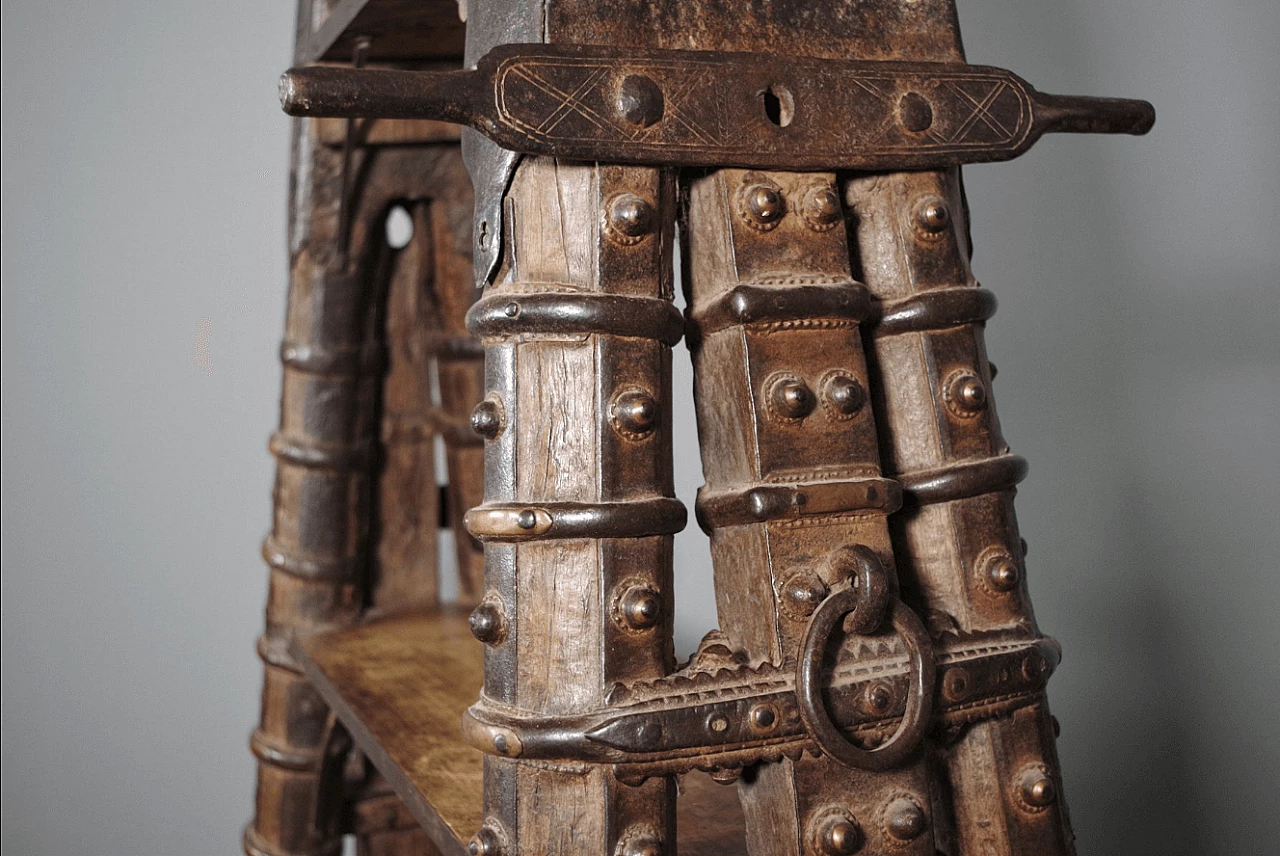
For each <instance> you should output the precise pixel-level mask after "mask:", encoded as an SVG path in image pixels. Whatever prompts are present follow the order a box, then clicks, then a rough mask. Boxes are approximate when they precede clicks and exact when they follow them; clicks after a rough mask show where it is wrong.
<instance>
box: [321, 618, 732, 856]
mask: <svg viewBox="0 0 1280 856" xmlns="http://www.w3.org/2000/svg"><path fill="white" fill-rule="evenodd" d="M299 653H300V656H301V661H302V663H303V665H304V667H305V669H306V672H307V676H308V677H309V678H310V679H311V680H312V681H313V682H314V684H315V686H316V688H317V690H318V691H319V692H320V694H321V695H322V696H323V698H324V700H325V701H326V703H328V704H329V705H330V706H332V707H333V709H334V710H335V711H336V712H337V713H338V715H339V717H340V718H341V720H342V722H343V723H344V724H345V725H346V727H347V728H348V729H349V730H350V732H351V734H352V736H353V738H354V739H355V741H356V744H357V745H358V746H359V747H360V748H361V750H363V751H364V752H365V753H366V754H367V755H368V756H369V758H370V759H372V761H373V763H374V764H375V765H376V766H377V768H378V769H379V771H380V772H381V773H382V774H383V775H384V776H385V777H386V779H387V781H388V782H389V783H390V784H391V785H392V787H393V788H394V789H395V792H396V794H397V795H398V796H399V797H400V799H401V800H403V802H404V805H405V806H407V808H408V810H409V811H410V812H411V813H412V815H413V817H414V818H416V820H417V821H418V823H420V824H421V825H422V827H423V829H425V830H426V831H427V833H428V834H429V836H430V838H431V841H432V842H433V844H434V845H435V846H436V847H438V848H439V850H440V852H441V853H442V854H445V856H464V854H465V853H466V843H467V841H468V839H469V838H470V837H471V835H472V833H473V832H475V830H476V829H478V828H479V827H480V825H481V822H482V821H483V819H484V809H483V804H482V803H483V797H482V793H483V785H482V775H481V768H482V763H481V762H482V759H483V757H484V756H483V755H482V754H481V753H480V752H479V751H477V750H476V749H474V748H472V747H471V746H470V745H468V744H467V743H466V742H464V741H463V739H462V735H461V730H460V722H461V719H462V714H463V711H465V710H466V709H467V707H468V706H469V705H470V704H471V703H472V702H474V701H475V698H476V695H477V694H478V692H479V690H480V686H481V684H482V682H483V648H482V646H481V645H480V643H478V642H476V640H475V639H473V638H472V636H471V633H470V631H469V629H468V627H467V620H466V616H465V613H463V612H461V611H449V610H444V611H441V612H439V613H436V614H431V615H414V616H401V617H397V618H391V619H383V620H381V621H378V622H376V623H374V624H370V625H368V626H363V627H358V628H353V629H351V630H345V631H340V632H337V633H331V634H321V635H317V636H312V637H309V638H308V639H307V640H305V641H304V642H302V643H300V652H299ZM680 788H681V791H682V797H681V799H680V808H679V814H678V824H679V839H678V840H679V847H680V850H681V852H684V853H690V854H700V856H742V854H744V853H745V852H746V845H745V840H744V838H743V819H742V809H741V807H740V806H739V804H738V800H737V797H736V795H735V793H734V789H733V788H728V787H724V786H723V785H719V784H717V783H715V782H712V781H711V779H710V778H709V777H707V776H705V775H703V774H700V773H694V774H690V775H688V776H686V777H684V778H683V779H682V780H681V783H680ZM393 808H394V807H393V806H388V807H387V809H386V810H387V811H392V810H393Z"/></svg>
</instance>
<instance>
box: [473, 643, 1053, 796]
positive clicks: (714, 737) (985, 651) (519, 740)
mask: <svg viewBox="0 0 1280 856" xmlns="http://www.w3.org/2000/svg"><path fill="white" fill-rule="evenodd" d="M871 641H873V642H879V641H880V640H877V639H873V640H871ZM862 652H863V653H868V656H867V657H865V658H863V657H859V658H858V659H857V660H855V661H854V662H851V663H848V664H844V665H842V666H840V667H838V668H837V669H836V671H835V674H834V675H832V678H831V681H830V685H829V687H828V689H827V704H828V707H829V709H830V711H831V714H832V716H833V718H834V720H835V721H836V722H837V724H838V725H839V727H840V728H841V729H842V730H844V731H845V732H846V733H849V734H852V735H854V736H855V737H856V738H857V739H859V740H861V741H862V742H868V741H870V742H874V741H875V739H877V738H879V737H882V736H884V735H887V734H888V733H890V732H891V731H892V729H893V728H895V727H896V726H897V722H898V720H900V719H901V717H902V715H903V711H904V709H905V705H906V700H907V680H908V669H907V659H906V655H905V653H904V652H903V651H902V650H901V646H897V647H896V648H895V647H888V648H885V647H884V646H879V647H877V648H871V647H864V648H863V649H862ZM1059 658H1060V655H1059V649H1058V647H1057V643H1055V642H1054V641H1053V640H1051V639H1048V638H1039V639H1023V640H1010V639H1007V638H1005V639H991V640H979V639H967V640H962V641H960V642H959V643H957V644H953V645H951V646H949V647H948V648H945V649H943V650H942V651H941V653H939V654H938V673H937V678H938V679H937V684H936V686H937V691H936V693H937V696H938V698H937V699H935V705H934V709H935V714H934V723H935V727H941V728H942V729H944V730H945V729H947V728H959V727H962V726H963V725H965V724H968V723H971V722H975V721H979V720H982V719H986V718H990V717H993V716H1000V715H1003V714H1006V713H1008V712H1009V711H1010V710H1013V709H1015V708H1017V707H1021V706H1023V705H1025V704H1030V703H1032V702H1033V701H1034V700H1035V699H1036V698H1038V697H1039V695H1040V694H1041V693H1042V692H1043V690H1044V688H1045V686H1046V684H1047V682H1048V678H1049V675H1050V674H1051V673H1052V671H1053V669H1054V668H1055V667H1056V666H1057V663H1058V660H1059ZM689 669H690V670H693V671H690V672H687V673H683V674H682V673H676V674H674V675H670V676H668V677H666V678H662V679H660V680H658V681H654V682H651V687H650V688H649V690H646V687H647V686H649V685H647V684H644V683H641V684H636V685H633V686H631V687H625V688H619V692H618V693H615V694H614V697H613V698H611V701H612V702H613V703H612V705H611V706H610V707H608V708H605V709H603V710H599V711H595V712H591V713H587V714H584V715H582V716H576V717H537V718H530V717H527V716H523V715H521V713H520V712H519V711H510V710H506V709H504V708H502V707H500V706H496V705H494V704H492V703H491V702H489V701H487V700H485V699H483V698H482V699H481V701H480V702H479V703H477V704H476V705H474V706H472V708H471V709H470V710H468V711H467V713H466V715H465V716H464V717H463V735H464V737H465V738H466V739H467V740H468V741H469V742H470V743H471V744H472V745H474V746H476V747H477V748H479V749H481V750H482V751H485V752H488V753H490V754H496V755H501V756H504V757H510V758H521V759H526V760H553V761H574V762H585V763H599V764H615V765H619V768H618V769H619V772H620V775H622V776H623V777H624V778H627V779H634V778H638V777H639V778H643V777H645V776H650V775H668V774H672V773H681V772H687V771H689V770H694V769H701V770H724V769H735V768H741V767H743V766H746V765H748V764H752V763H755V762H757V761H762V760H769V759H776V758H779V757H783V756H791V757H794V756H796V755H798V754H799V753H800V752H804V751H815V750H816V746H815V744H814V742H813V740H812V738H811V737H810V736H809V734H808V732H807V731H806V730H805V727H804V724H803V722H802V720H801V717H800V711H799V705H798V701H797V697H796V694H795V670H794V668H792V667H774V666H771V665H768V664H765V665H762V666H758V667H755V668H752V667H749V666H745V665H744V666H737V667H731V668H723V669H720V670H718V671H715V672H703V671H697V669H698V665H697V663H696V662H695V663H693V664H691V665H690V667H689Z"/></svg>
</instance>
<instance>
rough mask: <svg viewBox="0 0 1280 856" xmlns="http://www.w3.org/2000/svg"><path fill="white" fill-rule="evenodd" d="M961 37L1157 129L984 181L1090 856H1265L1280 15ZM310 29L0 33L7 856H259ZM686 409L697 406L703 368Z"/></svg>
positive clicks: (978, 214) (30, 17)
mask: <svg viewBox="0 0 1280 856" xmlns="http://www.w3.org/2000/svg"><path fill="white" fill-rule="evenodd" d="M960 12H961V20H962V23H963V25H964V30H965V33H966V36H967V38H966V43H967V45H968V48H969V55H970V59H971V60H972V61H974V62H982V63H990V64H995V65H1003V66H1006V67H1009V68H1012V69H1014V70H1016V71H1018V72H1019V73H1020V74H1022V75H1023V76H1024V77H1026V78H1027V79H1028V80H1030V81H1032V82H1033V83H1035V84H1036V85H1038V86H1040V87H1042V88H1044V89H1045V90H1046V91H1052V92H1066V93H1094V94H1105V95H1127V96H1137V97H1143V98H1148V99H1150V100H1151V101H1153V102H1154V103H1155V104H1156V105H1157V110H1158V113H1159V117H1160V118H1159V121H1158V122H1157V125H1156V129H1155V131H1154V133H1153V134H1152V135H1151V136H1150V137H1149V138H1146V139H1142V140H1134V139H1130V138H1088V137H1072V138H1068V137H1057V138H1050V139H1046V140H1045V141H1043V142H1041V143H1040V144H1039V145H1038V146H1037V147H1036V148H1035V149H1034V150H1033V151H1032V152H1031V153H1030V154H1028V155H1027V156H1025V157H1024V158H1022V159H1021V160H1018V161H1015V162H1013V163H1011V164H1004V165H995V166H986V167H977V168H971V169H969V170H968V172H967V178H968V187H969V194H970V201H971V204H972V209H973V215H974V237H975V242H976V246H977V254H976V257H975V259H974V266H975V270H976V271H977V273H978V276H979V278H980V279H981V280H982V281H983V283H984V284H985V285H987V286H988V287H990V288H992V289H994V290H995V291H996V292H997V293H998V294H999V295H1000V301H1001V311H1000V313H999V315H998V316H997V317H996V319H995V321H994V322H993V323H992V324H991V326H990V329H989V332H988V342H989V349H990V353H991V355H992V358H993V359H994V360H995V361H996V362H998V363H999V365H1000V369H1001V372H1000V378H999V380H998V381H997V382H996V394H997V398H998V401H999V405H1000V412H1001V417H1002V421H1003V423H1004V425H1005V427H1006V434H1007V436H1008V437H1009V440H1010V442H1011V443H1012V445H1013V447H1014V449H1015V450H1016V451H1018V452H1020V453H1022V454H1024V455H1026V456H1027V457H1028V458H1030V460H1031V462H1032V474H1031V477H1030V479H1029V480H1028V481H1027V482H1026V483H1025V485H1024V487H1023V488H1022V490H1021V492H1020V493H1019V497H1018V506H1019V512H1020V518H1021V523H1022V528H1023V531H1024V534H1025V535H1026V537H1027V538H1028V540H1029V541H1030V543H1031V554H1030V574H1031V586H1032V592H1033V595H1034V598H1035V602H1036V606H1037V611H1038V615H1039V618H1040V621H1041V624H1042V626H1043V627H1044V628H1045V629H1046V631H1047V632H1049V633H1052V634H1054V635H1056V636H1057V637H1058V638H1059V639H1060V640H1061V641H1062V644H1063V646H1064V648H1065V651H1066V657H1065V660H1064V662H1063V665H1062V667H1061V669H1060V670H1059V672H1058V674H1057V675H1056V676H1055V678H1054V682H1053V684H1052V690H1051V698H1052V702H1053V706H1054V709H1055V713H1056V714H1057V715H1058V717H1059V718H1060V719H1061V721H1062V724H1063V732H1062V738H1061V743H1060V747H1061V752H1062V758H1063V764H1064V766H1065V770H1066V780H1067V786H1068V797H1069V800H1070V804H1071V810H1072V815H1073V817H1074V821H1075V826H1076V830H1077V832H1078V833H1079V836H1080V849H1081V852H1082V853H1087V854H1129V853H1162V854H1182V853H1186V854H1192V853H1194V854H1210V853H1212V854H1242V853H1263V852H1274V851H1275V849H1276V846H1277V844H1276V841H1277V839H1278V837H1280V821H1278V820H1277V813H1276V811H1275V802H1276V797H1275V790H1276V789H1275V784H1274V783H1275V780H1276V775H1277V773H1278V772H1280V746H1278V744H1280V717H1278V716H1277V708H1278V706H1280V669H1278V668H1277V665H1276V658H1277V654H1278V651H1277V648H1280V644H1278V643H1280V633H1278V632H1277V620H1276V613H1277V609H1278V608H1280V574H1278V573H1277V564H1278V562H1277V559H1276V556H1277V555H1278V554H1280V534H1278V533H1280V514H1278V513H1277V510H1278V509H1280V427H1278V426H1280V333H1278V332H1277V324H1278V322H1280V251H1278V250H1277V244H1280V236H1278V235H1277V230H1276V224H1277V222H1278V221H1280V217H1278V216H1277V199H1278V198H1280V181H1278V180H1277V161H1278V160H1280V143H1277V140H1278V139H1280V60H1278V59H1277V51H1276V42H1277V37H1278V36H1280V4H1277V3H1276V2H1275V0H1105V2H1104V0H1053V2H1049V0H1030V2H1028V1H1027V0H1019V2H1015V0H960ZM292 15H293V11H292V4H291V3H289V2H288V0H275V2H272V3H261V2H254V0H223V2H218V3H193V2H182V3H174V2H160V0H127V2H126V0H94V2H88V0H25V2H24V0H6V2H5V4H4V7H3V89H4V93H3V98H4V104H3V114H4V123H3V146H4V152H3V155H4V173H3V224H4V225H3V243H4V246H3V312H2V315H3V766H2V771H3V851H4V853H5V854H6V856H44V854H49V856H78V855H79V854H92V856H116V854H120V856H123V854H141V856H152V855H153V854H154V856H159V854H166V856H174V854H178V856H188V855H189V856H204V854H209V856H213V854H226V853H234V852H237V850H238V847H239V845H238V840H237V838H238V835H239V831H240V827H241V825H242V823H243V822H244V821H245V820H246V818H247V817H248V815H249V812H250V803H251V797H252V774H253V771H252V765H251V763H250V758H249V754H248V751H247V749H246V747H245V738H246V736H247V734H248V731H249V729H250V727H251V726H252V724H253V721H254V717H255V713H256V706H257V690H258V685H259V667H258V664H257V662H256V660H255V658H254V655H253V640H254V638H255V635H256V634H257V633H258V632H259V629H260V624H261V610H262V602H263V593H264V588H265V571H264V569H263V567H262V566H261V563H260V561H259V560H258V559H257V543H258V541H259V539H260V537H261V536H262V534H263V532H264V530H265V528H266V526H267V523H268V489H269V485H270V480H271V463H270V460H269V458H268V456H267V454H266V452H265V450H264V440H265V438H266V436H267V434H268V432H269V431H270V430H271V429H272V427H273V425H274V422H275V415H276V413H275V409H276V398H277V394H278V383H279V370H278V367H277V363H276V357H275V350H276V344H277V341H278V338H279V335H280V331H281V324H282V314H283V304H284V282H285V265H284V216H283V215H284V198H285V183H286V174H287V173H286V149H287V145H286V134H287V128H288V123H287V121H286V119H285V118H284V117H283V116H282V115H281V114H280V113H279V111H278V109H277V107H276V102H275V80H276V76H277V74H278V73H279V72H280V71H281V70H282V69H283V68H284V67H285V65H286V64H287V61H288V56H289V50H290V38H291V35H290V34H291V32H292ZM204 318H207V319H209V321H210V324H211V350H210V356H211V360H212V365H213V371H212V373H211V374H206V373H204V372H202V371H200V370H199V369H198V368H197V367H196V366H195V365H193V361H192V354H193V344H194V341H195V335H196V326H197V324H198V323H199V322H200V320H201V319H204ZM677 369H678V371H679V372H680V373H681V374H680V375H679V377H678V378H677V388H678V389H679V388H687V382H688V365H687V355H686V354H685V353H684V352H683V350H681V351H679V352H678V353H677ZM683 404H684V406H686V407H687V405H688V397H687V395H686V396H685V397H684V399H683ZM680 418H681V419H682V422H681V425H682V426H683V428H684V430H685V433H684V434H683V435H682V439H681V441H680V442H681V445H680V447H679V449H678V451H677V455H678V461H677V470H678V472H679V473H680V474H681V479H680V484H679V488H680V492H681V495H682V497H683V498H684V499H685V500H686V501H687V502H689V501H691V500H692V496H693V491H694V490H695V488H696V486H697V484H698V482H699V480H700V477H699V469H698V465H697V455H696V449H695V447H694V445H693V439H692V438H693V434H692V419H691V417H690V416H689V415H688V412H687V410H686V412H685V413H684V414H682V416H681V417H680ZM677 562H678V566H677V567H678V569H679V571H678V576H679V579H680V590H679V593H678V595H679V596H680V597H681V598H682V602H681V607H680V615H679V620H680V634H679V643H680V647H681V649H682V650H683V651H685V652H687V651H688V650H689V649H690V648H691V647H692V646H693V645H694V644H695V642H696V640H697V638H698V636H699V635H700V634H701V631H702V630H704V629H706V628H708V627H710V626H711V624H712V622H713V618H712V614H713V613H712V608H711V598H710V591H711V589H710V572H709V567H708V560H707V555H706V548H705V544H704V542H703V540H702V538H701V536H700V535H699V534H698V533H697V532H696V530H695V531H693V532H689V533H686V534H685V535H684V536H682V537H681V539H680V541H679V545H678V551H677Z"/></svg>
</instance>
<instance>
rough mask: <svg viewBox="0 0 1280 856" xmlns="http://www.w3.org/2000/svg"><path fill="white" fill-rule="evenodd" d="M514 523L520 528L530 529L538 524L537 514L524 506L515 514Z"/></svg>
mask: <svg viewBox="0 0 1280 856" xmlns="http://www.w3.org/2000/svg"><path fill="white" fill-rule="evenodd" d="M516 525H517V526H519V527H520V528H521V529H532V528H533V527H535V526H537V525H538V515H537V514H535V513H533V511H531V510H530V509H528V508H526V509H525V510H524V511H522V512H520V513H519V514H517V515H516Z"/></svg>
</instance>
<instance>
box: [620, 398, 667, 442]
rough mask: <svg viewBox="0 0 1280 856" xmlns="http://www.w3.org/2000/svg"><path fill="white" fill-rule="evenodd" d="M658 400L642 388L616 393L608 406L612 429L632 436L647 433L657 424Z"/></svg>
mask: <svg viewBox="0 0 1280 856" xmlns="http://www.w3.org/2000/svg"><path fill="white" fill-rule="evenodd" d="M658 414H659V407H658V401H657V399H655V398H654V397H653V396H652V395H650V394H649V393H647V392H644V391H642V390H637V389H629V390H626V391H624V392H620V393H618V395H617V396H615V397H614V399H613V403H612V404H611V405H610V406H609V415H610V421H611V422H612V424H613V427H614V430H616V431H618V432H620V433H622V434H629V435H633V436H643V435H646V434H648V433H649V432H651V431H652V430H653V429H654V426H656V425H657V424H658Z"/></svg>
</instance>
